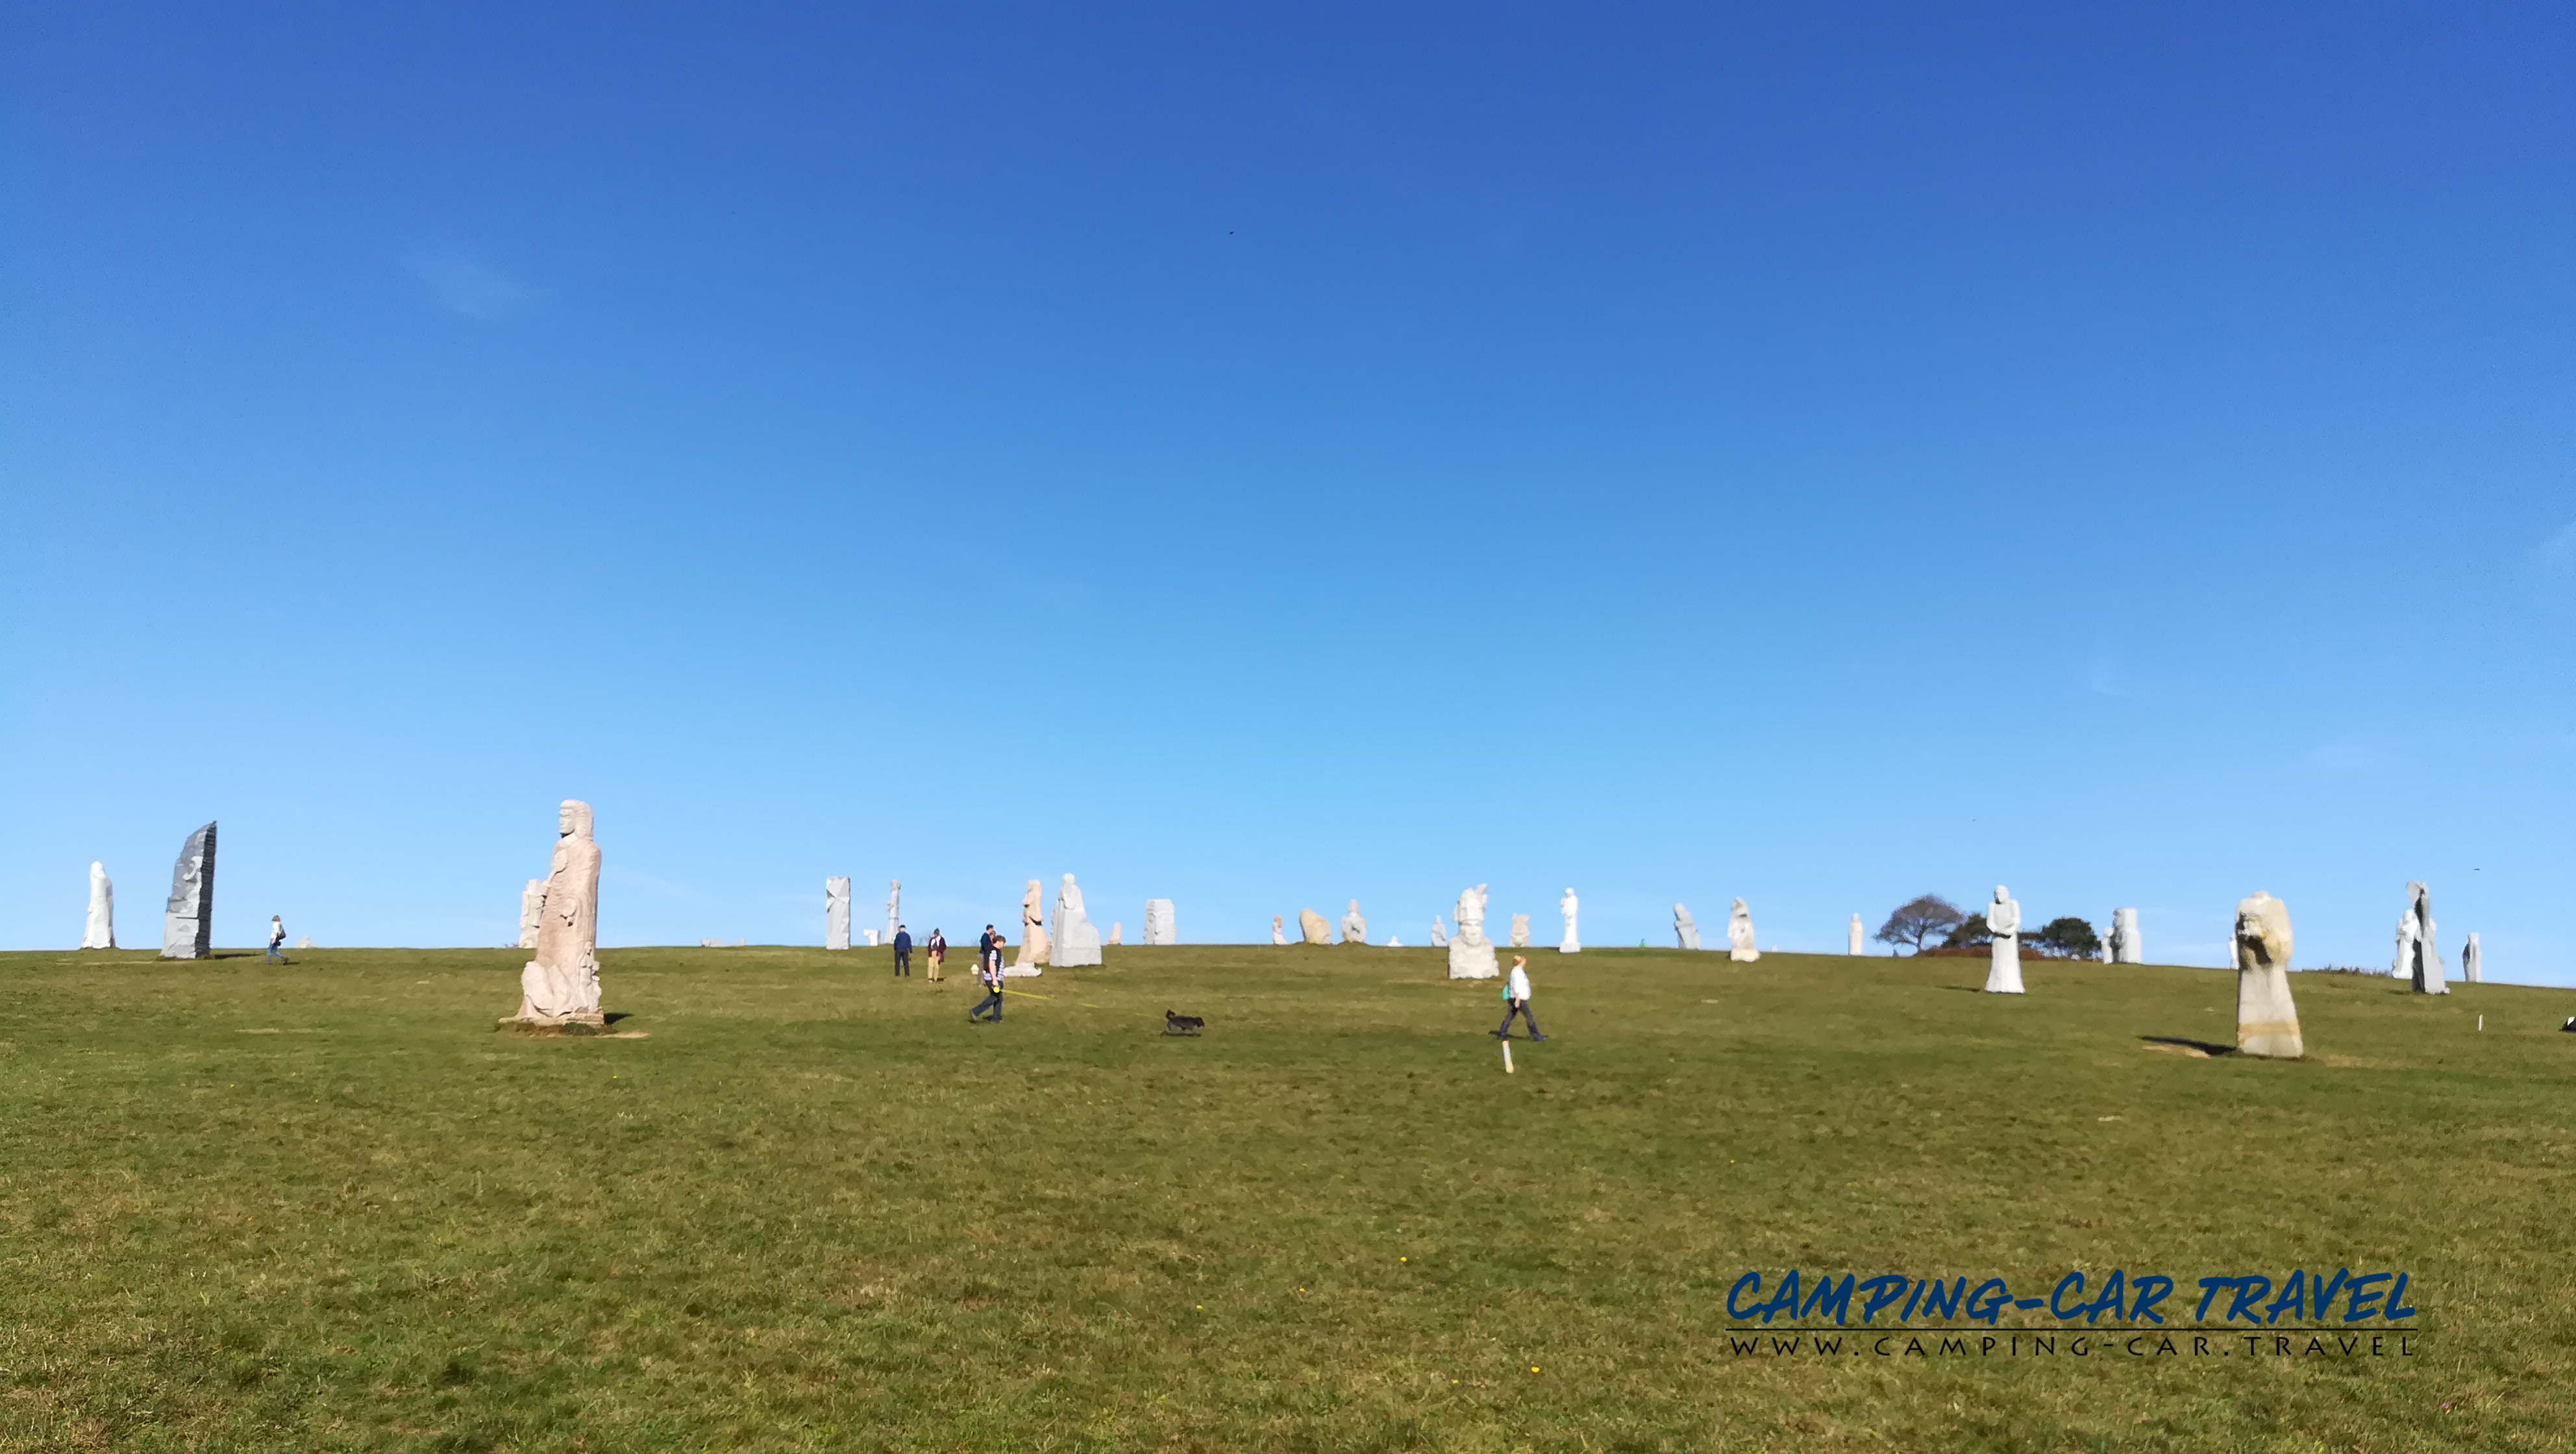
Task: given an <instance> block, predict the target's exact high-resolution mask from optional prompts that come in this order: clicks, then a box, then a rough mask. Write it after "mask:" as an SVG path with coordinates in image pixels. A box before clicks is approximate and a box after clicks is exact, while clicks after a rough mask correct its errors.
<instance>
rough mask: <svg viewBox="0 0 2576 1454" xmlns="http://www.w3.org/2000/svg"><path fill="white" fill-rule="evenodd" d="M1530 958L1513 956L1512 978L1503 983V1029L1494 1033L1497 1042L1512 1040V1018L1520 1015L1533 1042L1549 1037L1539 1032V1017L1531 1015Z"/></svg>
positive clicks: (1522, 955)
mask: <svg viewBox="0 0 2576 1454" xmlns="http://www.w3.org/2000/svg"><path fill="white" fill-rule="evenodd" d="M1529 1002H1530V982H1529V956H1528V955H1526V954H1515V955H1513V956H1512V975H1511V978H1509V979H1507V980H1505V981H1503V1027H1502V1028H1501V1029H1499V1030H1496V1031H1495V1032H1494V1038H1495V1039H1497V1040H1509V1039H1510V1038H1512V1016H1514V1015H1518V1016H1520V1017H1521V1019H1522V1020H1524V1021H1526V1022H1527V1023H1528V1025H1529V1032H1530V1038H1531V1039H1532V1040H1544V1039H1546V1038H1547V1037H1546V1036H1544V1035H1542V1034H1540V1033H1539V1032H1538V1016H1536V1015H1533V1014H1531V1013H1530V1003H1529Z"/></svg>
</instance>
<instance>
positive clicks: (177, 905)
mask: <svg viewBox="0 0 2576 1454" xmlns="http://www.w3.org/2000/svg"><path fill="white" fill-rule="evenodd" d="M214 932H215V825H214V824H212V823H209V824H207V825H206V826H205V827H203V828H200V829H198V830H197V831H196V832H194V833H191V834H189V835H188V841H187V842H186V843H185V844H183V845H181V847H180V849H179V862H178V864H177V866H176V867H174V868H172V869H171V870H170V904H169V908H168V910H167V911H166V912H165V913H163V915H162V916H161V957H162V958H163V959H205V958H208V957H209V956H211V955H212V954H213V953H214V947H213V946H214Z"/></svg>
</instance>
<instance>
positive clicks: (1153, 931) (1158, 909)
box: [1145, 899, 1181, 944]
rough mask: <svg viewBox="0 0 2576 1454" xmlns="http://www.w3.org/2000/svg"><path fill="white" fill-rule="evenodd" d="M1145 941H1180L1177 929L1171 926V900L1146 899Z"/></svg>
mask: <svg viewBox="0 0 2576 1454" xmlns="http://www.w3.org/2000/svg"><path fill="white" fill-rule="evenodd" d="M1145 942H1146V943H1148V944H1178V943H1180V942H1181V936H1180V933H1179V931H1178V930H1176V929H1174V928H1173V927H1172V901H1171V900H1169V899H1147V900H1146V901H1145Z"/></svg>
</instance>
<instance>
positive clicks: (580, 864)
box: [519, 799, 607, 1029]
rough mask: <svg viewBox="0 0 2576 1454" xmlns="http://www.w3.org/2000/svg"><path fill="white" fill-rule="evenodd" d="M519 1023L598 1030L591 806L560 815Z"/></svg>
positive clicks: (569, 807)
mask: <svg viewBox="0 0 2576 1454" xmlns="http://www.w3.org/2000/svg"><path fill="white" fill-rule="evenodd" d="M519 1022H520V1023H521V1024H523V1025H541V1026H562V1025H583V1026H588V1027H590V1028H592V1029H599V1028H602V1027H604V1026H605V1025H606V1023H607V1021H606V1020H605V1019H604V1018H603V1017H602V1016H601V1014H600V1012H599V844H598V842H597V841H596V840H594V839H593V838H592V837H591V817H590V804H588V803H584V802H578V801H575V800H572V799H566V800H565V802H564V804H563V806H562V807H561V808H558V809H556V810H555V855H554V861H553V863H552V864H550V865H549V866H548V867H547V870H546V902H545V907H544V908H543V909H542V910H540V911H539V913H538V916H537V957H536V958H534V959H531V960H529V961H528V964H527V967H526V968H525V969H522V970H520V971H519Z"/></svg>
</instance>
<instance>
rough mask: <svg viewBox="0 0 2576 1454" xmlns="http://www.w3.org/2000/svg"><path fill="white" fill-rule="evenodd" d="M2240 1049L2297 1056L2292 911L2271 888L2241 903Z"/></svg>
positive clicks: (2238, 961)
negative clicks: (2292, 964)
mask: <svg viewBox="0 0 2576 1454" xmlns="http://www.w3.org/2000/svg"><path fill="white" fill-rule="evenodd" d="M2236 1053H2237V1054H2239V1055H2260V1056H2263V1057H2264V1058H2266V1059H2270V1060H2296V1059H2298V1058H2299V1057H2300V1056H2301V1055H2302V1054H2304V1053H2306V1051H2305V1047H2304V1046H2302V1045H2301V1044H2300V1043H2299V1007H2298V1006H2297V1005H2294V1004H2292V1003H2291V1002H2290V910H2289V908H2288V906H2286V905H2284V904H2283V903H2282V902H2281V901H2280V900H2279V899H2276V898H2274V897H2272V896H2271V895H2270V894H2267V893H2259V892H2258V893H2256V894H2255V895H2254V897H2252V898H2250V899H2246V900H2244V901H2243V902H2241V903H2239V904H2238V905H2237V906H2236Z"/></svg>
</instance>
